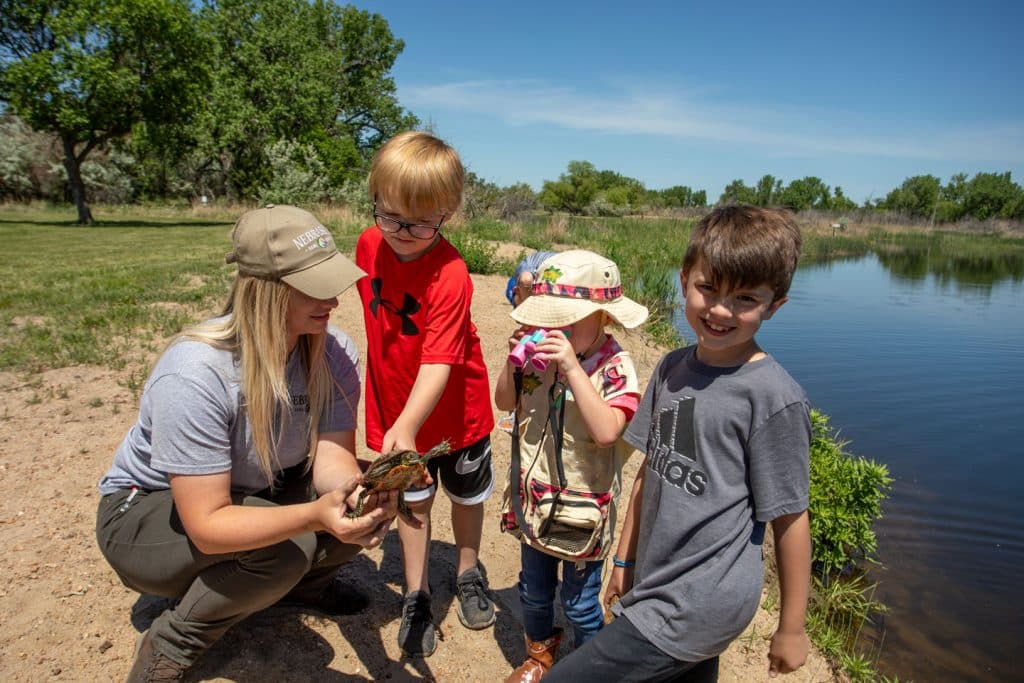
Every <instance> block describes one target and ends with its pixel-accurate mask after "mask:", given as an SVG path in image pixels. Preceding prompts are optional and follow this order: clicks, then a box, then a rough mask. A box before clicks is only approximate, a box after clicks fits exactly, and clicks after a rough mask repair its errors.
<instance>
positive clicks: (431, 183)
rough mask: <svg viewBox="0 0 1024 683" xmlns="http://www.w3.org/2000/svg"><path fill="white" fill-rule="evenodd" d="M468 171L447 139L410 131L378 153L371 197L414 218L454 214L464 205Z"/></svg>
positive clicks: (375, 160)
mask: <svg viewBox="0 0 1024 683" xmlns="http://www.w3.org/2000/svg"><path fill="white" fill-rule="evenodd" d="M464 183H465V170H464V169H463V168H462V162H461V161H460V160H459V155H458V153H457V152H456V151H455V150H454V149H452V147H450V146H449V145H448V144H447V143H445V142H444V141H443V140H441V139H439V138H436V137H434V136H433V135H430V134H429V133H423V132H421V131H415V130H410V131H406V132H404V133H399V134H398V135H396V136H395V137H393V138H391V139H390V140H388V141H387V142H386V143H384V145H383V146H382V147H381V148H380V149H379V150H377V154H376V156H375V157H374V158H373V166H372V168H371V169H370V197H371V198H372V199H373V201H375V202H376V201H378V200H383V201H385V202H386V203H387V204H388V207H389V208H390V209H392V210H393V211H396V212H399V213H401V214H403V215H404V216H406V217H409V218H413V217H416V214H419V213H429V212H434V211H436V212H438V213H444V214H447V215H449V216H450V215H451V214H452V213H454V212H455V210H456V209H458V208H459V205H460V204H461V203H462V186H463V184H464Z"/></svg>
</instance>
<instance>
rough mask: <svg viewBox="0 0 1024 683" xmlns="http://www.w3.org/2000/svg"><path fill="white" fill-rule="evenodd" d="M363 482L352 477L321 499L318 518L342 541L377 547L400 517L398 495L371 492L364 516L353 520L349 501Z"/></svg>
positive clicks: (325, 527) (317, 503)
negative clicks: (349, 512) (398, 516)
mask: <svg viewBox="0 0 1024 683" xmlns="http://www.w3.org/2000/svg"><path fill="white" fill-rule="evenodd" d="M360 483H361V477H352V478H351V479H349V480H348V481H346V482H345V483H344V484H342V485H341V486H339V487H338V488H337V489H335V490H333V491H329V492H328V493H326V494H324V495H323V496H321V497H320V498H319V499H317V501H316V502H315V503H314V505H315V506H316V511H317V519H318V520H319V522H320V526H321V527H322V528H323V529H324V530H325V531H327V532H328V533H330V534H331V535H332V536H334V537H335V538H337V539H338V540H340V541H343V542H345V543H355V544H358V545H361V546H365V547H367V548H374V547H376V546H378V545H380V544H381V543H382V542H383V541H384V536H385V534H387V532H388V529H389V528H390V526H391V522H392V521H393V520H394V518H395V515H396V514H398V494H397V492H395V491H380V492H374V493H371V494H369V495H368V496H367V497H366V499H365V501H364V502H363V511H364V513H363V514H362V515H360V516H359V517H355V518H349V517H348V516H347V513H348V511H349V509H350V507H349V504H348V499H349V496H351V495H352V493H353V492H354V491H355V490H356V488H357V487H358V485H359V484H360Z"/></svg>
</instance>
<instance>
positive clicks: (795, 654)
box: [768, 630, 811, 678]
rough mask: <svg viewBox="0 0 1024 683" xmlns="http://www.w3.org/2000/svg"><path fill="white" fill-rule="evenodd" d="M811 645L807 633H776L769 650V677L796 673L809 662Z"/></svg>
mask: <svg viewBox="0 0 1024 683" xmlns="http://www.w3.org/2000/svg"><path fill="white" fill-rule="evenodd" d="M810 648H811V644H810V641H808V640H807V633H806V631H803V630H801V631H799V632H798V633H785V632H783V631H776V632H775V635H774V636H772V644H771V647H769V648H768V676H769V677H770V678H775V677H776V676H778V675H779V674H780V673H783V674H788V673H792V672H794V671H796V670H797V669H799V668H800V667H801V666H803V664H804V662H805V661H807V652H808V651H809V650H810Z"/></svg>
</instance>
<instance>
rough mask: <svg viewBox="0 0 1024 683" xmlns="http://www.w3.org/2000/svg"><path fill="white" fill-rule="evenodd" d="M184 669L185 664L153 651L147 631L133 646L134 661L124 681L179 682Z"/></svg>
mask: <svg viewBox="0 0 1024 683" xmlns="http://www.w3.org/2000/svg"><path fill="white" fill-rule="evenodd" d="M186 669H188V665H187V664H178V663H177V662H176V661H174V660H173V659H170V658H168V657H167V656H165V655H162V654H160V653H159V652H157V651H156V650H154V649H153V637H152V636H151V635H150V632H149V630H148V629H147V630H145V631H143V632H142V635H140V636H139V640H138V642H136V644H135V661H134V662H132V670H131V671H129V672H128V678H127V679H126V680H127V683H159V682H161V681H165V682H167V683H171V682H173V681H180V680H181V679H182V677H183V676H184V675H185V670H186Z"/></svg>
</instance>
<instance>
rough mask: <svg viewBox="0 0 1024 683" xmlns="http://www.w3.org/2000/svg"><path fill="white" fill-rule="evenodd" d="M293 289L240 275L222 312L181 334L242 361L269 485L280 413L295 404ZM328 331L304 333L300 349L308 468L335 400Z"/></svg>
mask: <svg viewBox="0 0 1024 683" xmlns="http://www.w3.org/2000/svg"><path fill="white" fill-rule="evenodd" d="M291 293H292V289H291V287H289V286H288V285H286V284H284V283H283V282H279V281H275V280H264V279H261V278H256V277H250V276H246V275H238V276H236V278H235V282H234V284H233V285H232V287H231V293H230V294H229V295H228V300H227V303H226V304H225V306H224V310H223V311H222V313H221V317H220V318H218V319H216V320H212V321H209V322H206V323H202V324H200V325H196V326H194V327H191V328H188V329H186V330H185V331H183V332H182V333H181V334H179V335H178V336H177V337H176V338H175V339H174V340H172V341H171V344H173V343H174V342H175V341H179V340H183V339H187V340H192V341H199V342H203V343H205V344H209V345H210V346H213V347H214V348H217V349H221V350H224V351H230V352H231V353H232V354H233V355H234V356H235V357H236V358H237V359H238V361H239V364H240V365H241V386H242V394H243V406H242V407H243V409H244V410H245V412H246V416H247V419H248V421H249V426H250V429H251V430H252V440H253V447H254V448H255V450H256V458H257V462H258V463H259V467H260V471H262V472H263V474H264V476H266V478H267V482H268V485H269V486H271V487H273V485H274V466H275V465H277V464H278V457H277V445H278V441H279V439H280V432H279V429H275V423H276V424H278V426H279V427H280V424H281V420H280V418H281V416H282V415H283V414H284V412H285V411H290V410H291V409H292V397H291V392H290V391H289V389H288V379H287V377H286V376H285V365H286V363H287V360H288V348H287V318H288V305H289V302H290V300H291ZM325 346H326V333H320V334H304V335H301V336H300V337H299V341H298V344H297V347H296V348H297V349H298V351H299V353H301V354H302V366H303V368H304V369H305V371H306V393H307V396H308V404H307V406H308V415H309V417H308V423H307V429H308V435H309V455H308V458H307V464H306V469H307V471H308V470H309V469H310V468H311V467H312V466H313V460H314V458H315V457H316V444H317V438H318V435H319V426H320V416H321V414H323V412H324V410H325V409H326V408H328V407H329V406H330V405H331V391H332V388H333V382H334V380H333V378H332V376H331V371H330V368H329V366H328V363H327V354H326V351H325Z"/></svg>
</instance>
